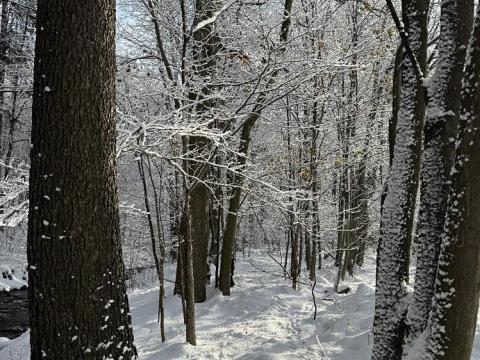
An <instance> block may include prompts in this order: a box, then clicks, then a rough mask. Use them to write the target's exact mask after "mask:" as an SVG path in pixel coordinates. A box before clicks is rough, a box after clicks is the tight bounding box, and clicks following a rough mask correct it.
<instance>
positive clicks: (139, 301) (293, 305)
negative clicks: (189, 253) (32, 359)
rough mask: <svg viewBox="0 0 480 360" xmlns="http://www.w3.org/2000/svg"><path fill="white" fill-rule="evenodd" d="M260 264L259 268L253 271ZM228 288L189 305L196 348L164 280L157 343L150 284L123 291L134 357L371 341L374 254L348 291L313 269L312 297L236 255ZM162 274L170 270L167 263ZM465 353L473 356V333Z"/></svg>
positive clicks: (325, 350)
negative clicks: (337, 289)
mask: <svg viewBox="0 0 480 360" xmlns="http://www.w3.org/2000/svg"><path fill="white" fill-rule="evenodd" d="M259 269H262V270H259ZM235 273H236V276H235V283H236V284H235V287H234V288H233V289H232V295H231V296H230V297H223V296H221V294H220V293H219V292H218V291H217V290H215V289H214V288H213V287H209V288H208V298H207V301H206V302H204V303H202V304H197V306H196V319H197V320H196V321H197V328H196V329H197V344H198V345H197V346H191V345H188V344H186V343H185V335H184V333H185V330H184V325H183V318H182V307H181V303H180V300H179V299H178V297H176V296H173V295H172V292H173V284H171V283H169V282H167V285H166V292H167V294H168V296H167V298H166V320H165V329H166V337H167V341H166V342H165V343H162V342H161V339H160V334H159V326H158V323H157V306H158V289H157V288H154V287H151V286H150V287H149V286H143V287H142V288H140V289H136V290H134V291H132V292H130V294H129V298H130V306H131V311H132V316H133V325H134V334H135V342H136V345H137V348H138V351H139V355H140V359H141V360H157V359H158V360H160V359H161V360H167V359H199V360H203V359H205V360H207V359H215V360H217V359H238V360H273V359H275V360H277V359H278V360H287V359H288V360H289V359H322V360H367V359H369V357H370V347H371V343H372V334H371V326H372V321H373V307H374V292H375V289H374V281H375V260H374V258H373V256H371V257H368V258H367V260H366V263H365V266H364V267H363V269H358V270H357V271H356V274H355V276H354V277H349V278H348V279H347V280H346V281H344V282H342V286H348V287H350V288H351V291H350V292H349V293H348V294H344V295H339V294H336V293H334V292H333V283H334V279H335V276H336V272H335V268H334V267H333V265H332V264H330V263H327V264H325V266H324V268H323V269H322V270H320V271H319V273H318V274H317V285H316V287H315V296H316V299H317V306H318V311H317V319H316V320H313V314H314V305H313V301H312V293H311V289H310V282H309V281H308V278H307V277H306V274H303V275H302V278H301V281H302V282H304V283H305V284H301V285H300V288H299V289H298V290H296V291H295V290H293V289H292V287H291V281H290V280H286V281H285V280H284V278H283V275H282V274H283V270H282V269H281V267H280V266H279V265H278V264H276V263H275V262H274V261H273V260H272V259H271V258H270V257H268V256H266V255H261V254H260V253H254V254H252V256H251V257H250V258H245V259H242V258H241V255H239V259H238V261H237V265H236V272H235ZM166 277H167V279H173V278H174V268H173V266H170V267H168V268H167V276H166ZM479 327H480V324H479V326H477V334H476V335H477V336H476V342H475V349H474V354H473V355H472V359H480V334H479V330H480V329H479ZM28 340H29V338H28V332H27V333H25V334H24V335H22V336H21V337H19V338H17V339H15V340H11V341H8V342H5V343H3V344H2V343H1V340H0V348H1V347H3V349H2V350H0V360H26V359H28V358H29V356H28V352H29V349H28Z"/></svg>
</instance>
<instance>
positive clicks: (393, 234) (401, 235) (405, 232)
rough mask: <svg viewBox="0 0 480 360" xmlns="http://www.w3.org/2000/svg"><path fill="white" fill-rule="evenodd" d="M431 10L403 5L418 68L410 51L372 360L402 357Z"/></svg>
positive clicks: (386, 212) (385, 215)
mask: <svg viewBox="0 0 480 360" xmlns="http://www.w3.org/2000/svg"><path fill="white" fill-rule="evenodd" d="M428 4H429V1H426V0H421V1H412V0H403V1H402V18H403V23H404V24H405V31H406V33H407V34H408V43H407V44H404V47H406V46H405V45H409V50H412V51H413V53H414V56H413V57H415V60H416V62H414V61H412V56H410V55H411V53H408V52H407V51H405V53H404V59H403V68H402V89H401V94H402V95H401V101H400V107H399V112H398V119H397V124H396V136H395V145H394V155H393V161H392V166H391V168H390V173H389V178H388V184H387V193H386V197H385V201H384V203H383V208H382V218H381V225H380V226H381V229H380V239H379V244H378V253H377V280H376V290H375V318H374V324H373V332H374V343H373V350H372V359H373V360H381V359H385V360H387V359H388V360H394V359H401V357H402V351H403V346H402V345H403V334H404V327H405V315H406V306H405V304H406V302H405V298H406V289H405V283H406V282H408V268H409V256H410V242H411V236H412V234H411V233H412V228H413V216H414V209H415V200H416V195H417V186H418V175H419V170H420V149H421V134H422V126H423V118H424V114H425V91H424V88H423V84H422V81H421V80H422V75H423V72H425V68H426V57H427V56H426V48H427V16H426V15H427V11H428ZM404 34H405V33H402V35H404ZM410 47H411V49H410ZM415 55H416V56H415Z"/></svg>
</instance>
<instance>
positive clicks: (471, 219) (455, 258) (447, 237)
mask: <svg viewBox="0 0 480 360" xmlns="http://www.w3.org/2000/svg"><path fill="white" fill-rule="evenodd" d="M462 6H463V4H462ZM452 20H453V19H452ZM479 44H480V7H478V6H477V13H476V16H475V23H474V28H473V32H472V37H471V39H470V45H469V50H468V54H467V60H466V66H465V70H464V71H465V72H464V77H463V88H462V93H461V94H462V95H461V98H462V100H461V110H460V121H459V128H458V137H457V142H456V155H455V162H454V167H453V169H452V172H451V174H452V177H451V187H450V189H449V197H448V204H447V212H446V214H447V216H446V220H445V225H444V233H443V236H442V246H441V250H440V256H439V261H438V264H439V267H438V271H437V279H436V282H435V296H434V298H433V304H432V309H433V312H432V314H431V318H430V321H429V326H428V328H429V329H430V332H429V335H428V339H427V354H426V356H425V358H426V359H429V360H430V359H435V360H446V359H456V360H468V359H470V357H471V352H472V345H473V339H474V336H475V327H476V322H477V312H478V305H479V296H480V242H479V241H478V234H479V233H480V222H479V221H478V218H479V216H480V187H479V184H478V169H480V132H479V127H480V84H479V82H478V79H479V77H480V46H479Z"/></svg>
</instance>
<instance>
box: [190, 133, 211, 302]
mask: <svg viewBox="0 0 480 360" xmlns="http://www.w3.org/2000/svg"><path fill="white" fill-rule="evenodd" d="M188 143H189V146H188V151H189V153H191V154H194V156H193V157H195V158H196V160H194V161H189V162H188V164H187V173H188V174H189V175H190V176H192V177H193V178H194V179H196V178H200V179H202V180H205V179H206V177H207V169H208V164H207V163H206V162H205V163H204V162H198V161H197V160H199V159H204V156H202V154H203V155H205V154H208V150H209V149H210V140H209V139H207V138H205V137H203V136H190V137H189V141H188ZM204 160H205V161H206V160H207V159H204ZM193 181H196V180H193ZM210 200H211V191H210V189H209V188H208V186H206V185H205V184H204V183H203V182H201V181H197V182H196V183H195V185H194V186H193V187H192V189H191V192H190V198H189V200H188V201H189V205H190V226H191V229H192V231H191V235H190V236H191V237H192V246H193V251H194V253H195V256H194V257H193V274H194V277H195V302H197V303H201V302H204V301H205V300H206V299H207V289H206V284H207V273H208V271H207V270H208V265H207V257H208V242H209V238H210V220H209V219H210V210H209V206H210Z"/></svg>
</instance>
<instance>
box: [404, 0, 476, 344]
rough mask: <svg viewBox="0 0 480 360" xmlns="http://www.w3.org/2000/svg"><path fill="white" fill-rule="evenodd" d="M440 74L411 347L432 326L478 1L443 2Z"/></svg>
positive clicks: (427, 157)
mask: <svg viewBox="0 0 480 360" xmlns="http://www.w3.org/2000/svg"><path fill="white" fill-rule="evenodd" d="M441 11H442V13H441V28H440V40H439V45H438V59H437V67H436V70H435V74H434V75H433V78H432V80H431V85H430V87H429V104H428V108H427V117H426V120H425V130H424V150H423V157H422V167H421V177H422V182H421V187H420V210H419V220H418V227H417V232H418V236H417V241H416V243H417V244H418V245H417V269H416V274H415V292H414V295H413V303H412V306H411V307H410V308H409V311H408V325H409V342H413V341H415V339H416V338H417V337H418V336H419V334H420V333H422V332H423V331H424V330H425V329H426V327H427V323H428V314H429V312H430V309H431V304H432V296H433V293H434V287H435V275H436V272H437V266H438V254H439V252H440V244H441V236H442V232H443V225H444V222H445V212H446V206H447V198H448V182H449V180H450V169H451V168H452V165H453V160H454V154H455V146H454V145H455V143H454V142H453V141H452V139H455V138H456V132H457V125H458V117H459V111H460V97H459V96H458V94H459V93H460V90H461V85H462V76H463V66H464V62H465V54H466V48H467V44H468V38H469V36H470V32H471V27H472V21H473V1H472V0H462V1H459V0H451V1H444V2H442V9H441Z"/></svg>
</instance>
